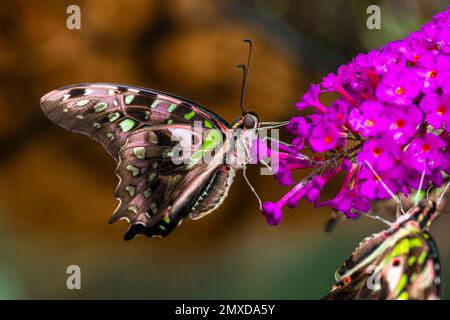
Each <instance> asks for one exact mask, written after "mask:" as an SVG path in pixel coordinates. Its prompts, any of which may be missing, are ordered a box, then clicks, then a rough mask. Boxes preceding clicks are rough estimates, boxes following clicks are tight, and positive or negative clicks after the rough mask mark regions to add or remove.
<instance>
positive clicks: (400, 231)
mask: <svg viewBox="0 0 450 320" xmlns="http://www.w3.org/2000/svg"><path fill="white" fill-rule="evenodd" d="M438 211H439V210H437V208H436V203H435V202H433V201H424V202H423V203H421V204H420V205H419V206H417V207H414V208H412V209H410V210H409V211H408V212H407V213H406V214H404V215H403V216H401V217H400V218H399V219H397V221H396V222H395V223H393V224H392V226H391V227H390V228H389V229H387V230H385V231H382V232H380V233H377V234H374V235H372V236H370V237H368V238H366V239H365V240H363V241H362V242H361V243H360V244H359V246H358V247H357V248H356V249H355V250H354V252H353V253H352V255H351V256H350V257H349V258H348V259H347V260H346V261H345V262H344V264H343V265H342V266H341V267H340V268H339V269H338V270H337V271H336V274H335V278H336V281H335V284H334V285H333V288H332V290H331V292H330V293H329V294H328V295H326V296H325V297H324V298H323V299H344V300H353V299H417V300H419V299H420V300H421V299H439V298H440V281H441V278H440V262H439V253H438V251H437V246H436V244H435V242H434V240H433V238H432V237H431V235H430V234H429V233H428V231H427V229H428V228H429V226H430V223H431V221H432V220H433V219H434V218H435V217H436V216H437V214H438Z"/></svg>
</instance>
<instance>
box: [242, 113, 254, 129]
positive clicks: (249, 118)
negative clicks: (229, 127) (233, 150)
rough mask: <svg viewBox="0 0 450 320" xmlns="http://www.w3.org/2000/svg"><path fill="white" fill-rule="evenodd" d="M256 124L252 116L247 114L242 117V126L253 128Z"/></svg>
mask: <svg viewBox="0 0 450 320" xmlns="http://www.w3.org/2000/svg"><path fill="white" fill-rule="evenodd" d="M255 126H256V119H255V117H254V116H252V115H250V114H247V115H246V116H245V117H244V128H246V129H253V128H254V127H255Z"/></svg>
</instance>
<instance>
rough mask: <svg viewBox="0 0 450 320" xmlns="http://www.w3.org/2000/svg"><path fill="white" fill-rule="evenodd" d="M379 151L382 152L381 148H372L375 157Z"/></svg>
mask: <svg viewBox="0 0 450 320" xmlns="http://www.w3.org/2000/svg"><path fill="white" fill-rule="evenodd" d="M381 153H383V150H381V149H380V148H374V149H373V155H374V156H375V157H378V156H379V155H380V154H381Z"/></svg>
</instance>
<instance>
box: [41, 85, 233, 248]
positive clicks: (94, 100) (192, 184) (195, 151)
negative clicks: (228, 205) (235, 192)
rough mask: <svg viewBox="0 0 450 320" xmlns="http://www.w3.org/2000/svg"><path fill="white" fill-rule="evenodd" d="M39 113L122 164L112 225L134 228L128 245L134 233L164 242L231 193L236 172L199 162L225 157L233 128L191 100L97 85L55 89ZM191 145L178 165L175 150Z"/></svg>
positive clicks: (220, 165)
mask: <svg viewBox="0 0 450 320" xmlns="http://www.w3.org/2000/svg"><path fill="white" fill-rule="evenodd" d="M41 108H42V110H43V111H44V113H45V114H46V116H47V117H48V118H49V119H50V120H52V121H53V122H55V123H56V124H58V125H59V126H61V127H63V128H65V129H68V130H70V131H73V132H80V133H83V134H86V135H88V136H89V137H91V138H93V139H95V140H97V141H99V142H100V143H101V144H102V145H103V147H104V148H105V149H106V151H107V152H108V153H109V154H110V155H111V156H112V157H113V158H114V159H115V160H116V161H117V163H118V165H117V169H116V174H117V176H118V177H119V179H120V183H119V185H118V186H117V189H116V192H115V196H116V197H117V198H118V199H119V201H120V204H119V206H118V208H117V209H116V211H115V212H114V214H113V216H112V217H111V220H110V221H111V222H114V221H117V220H119V219H126V220H127V221H128V222H129V223H130V225H131V226H130V228H129V230H128V232H127V233H126V235H125V239H127V240H128V239H131V238H133V237H134V236H135V235H136V234H145V235H147V236H166V235H168V234H169V233H170V232H171V231H172V230H173V229H174V228H175V227H176V226H177V225H178V224H179V223H181V221H182V220H183V219H185V218H190V219H196V218H199V217H202V216H204V215H205V214H207V213H209V212H211V211H212V210H214V209H215V208H217V207H218V206H219V205H220V204H221V202H222V201H223V199H224V198H225V197H226V195H227V192H228V188H229V187H230V185H231V183H232V179H233V177H234V168H233V167H231V166H229V165H227V164H224V162H223V161H210V162H208V163H202V162H201V161H198V160H199V158H200V157H199V156H201V155H203V154H204V152H205V148H210V149H211V148H212V147H215V148H216V149H219V150H220V151H219V152H217V153H215V154H214V158H215V159H216V158H217V159H218V160H220V159H221V157H224V155H225V153H226V151H227V148H228V143H229V141H228V140H229V139H227V138H228V136H229V132H230V125H229V124H228V123H227V122H226V121H225V120H223V119H221V118H220V117H219V116H217V115H215V114H214V113H212V112H210V111H208V110H206V109H204V108H201V107H200V106H198V105H196V104H195V103H193V102H190V101H187V100H185V99H182V98H179V97H176V96H173V95H169V94H166V93H162V92H158V91H154V90H148V89H144V88H138V87H133V86H123V85H118V84H108V83H92V84H77V85H71V86H68V87H64V88H60V89H57V90H54V91H52V92H50V93H48V94H46V95H45V96H44V97H42V99H41ZM194 123H197V124H198V123H200V124H201V126H200V129H199V128H194ZM218 135H219V136H221V137H222V139H217V136H218ZM205 137H206V138H205ZM183 139H184V140H183ZM186 139H188V140H189V141H192V143H189V144H188V147H186V148H181V149H182V150H181V151H180V150H178V149H179V147H178V149H177V150H176V151H177V152H178V157H179V159H178V160H179V161H178V162H174V161H172V160H173V152H174V151H175V149H176V148H175V147H176V146H179V145H180V143H182V141H186ZM219 140H220V141H221V142H218V141H219ZM184 143H185V142H184ZM217 143H221V145H220V146H218V145H217ZM180 152H181V153H180Z"/></svg>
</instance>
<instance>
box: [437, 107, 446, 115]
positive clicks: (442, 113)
mask: <svg viewBox="0 0 450 320" xmlns="http://www.w3.org/2000/svg"><path fill="white" fill-rule="evenodd" d="M446 112H447V108H445V106H442V105H441V106H439V107H438V108H437V114H438V115H439V116H443V115H444V114H445V113H446Z"/></svg>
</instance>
